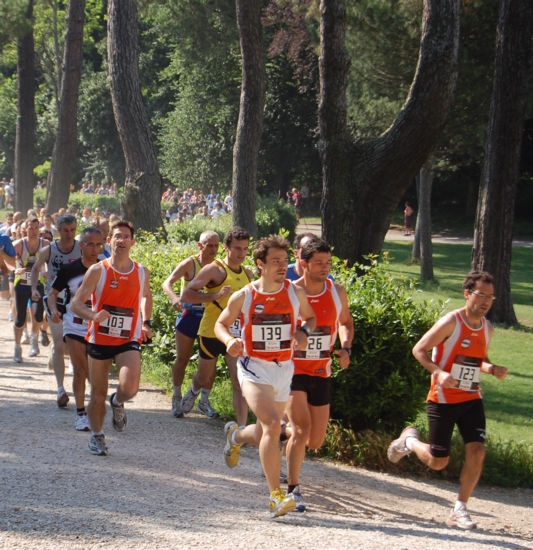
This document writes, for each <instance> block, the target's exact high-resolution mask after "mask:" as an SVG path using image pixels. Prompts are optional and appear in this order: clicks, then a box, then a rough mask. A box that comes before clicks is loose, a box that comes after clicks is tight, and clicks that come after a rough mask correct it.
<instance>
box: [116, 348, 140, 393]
mask: <svg viewBox="0 0 533 550" xmlns="http://www.w3.org/2000/svg"><path fill="white" fill-rule="evenodd" d="M115 364H116V365H117V370H118V387H117V396H116V399H117V401H118V402H119V403H125V402H126V401H128V400H130V399H132V398H133V397H135V395H136V394H137V392H138V391H139V382H140V379H141V354H140V352H138V351H137V350H128V351H125V352H123V353H119V354H118V355H116V356H115Z"/></svg>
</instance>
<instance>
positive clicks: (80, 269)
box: [48, 227, 104, 431]
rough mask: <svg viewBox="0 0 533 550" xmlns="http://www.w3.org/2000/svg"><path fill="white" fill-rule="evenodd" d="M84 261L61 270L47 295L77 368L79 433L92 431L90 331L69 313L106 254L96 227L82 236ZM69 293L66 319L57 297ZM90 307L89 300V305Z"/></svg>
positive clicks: (66, 302)
mask: <svg viewBox="0 0 533 550" xmlns="http://www.w3.org/2000/svg"><path fill="white" fill-rule="evenodd" d="M78 242H79V244H80V247H81V258H79V259H78V260H75V261H73V262H72V263H71V264H68V265H66V266H65V267H62V268H61V269H60V270H59V272H58V274H57V277H56V280H55V281H54V284H53V285H52V289H51V290H50V293H49V294H48V309H49V311H50V315H51V316H50V320H51V321H52V323H59V322H60V321H61V320H63V338H64V340H65V343H66V345H67V349H68V354H69V356H70V361H71V363H72V365H73V366H74V376H73V379H72V391H73V393H74V399H75V400H76V422H75V424H74V427H75V428H76V430H78V431H88V430H89V418H88V416H87V412H86V411H85V381H86V380H87V378H88V375H89V366H88V363H87V342H86V340H85V337H86V336H87V327H88V325H89V323H88V322H87V321H86V320H84V319H81V318H79V317H76V316H75V315H73V314H72V312H71V311H70V299H71V297H72V296H74V295H75V294H76V291H77V290H78V288H79V287H80V285H81V283H82V281H83V277H84V276H85V273H87V270H88V269H89V268H90V267H91V266H92V265H94V264H95V263H97V262H98V255H99V254H100V253H101V252H102V250H103V247H104V245H103V242H102V233H101V231H100V230H99V229H97V228H96V227H86V228H85V229H84V230H83V231H82V232H81V234H80V236H79V241H78ZM63 291H66V295H65V306H66V312H65V314H64V315H62V314H61V312H60V311H59V310H58V309H57V297H58V295H59V294H60V293H62V292H63ZM86 305H87V306H88V307H90V306H91V302H90V300H89V301H88V303H87V304H86Z"/></svg>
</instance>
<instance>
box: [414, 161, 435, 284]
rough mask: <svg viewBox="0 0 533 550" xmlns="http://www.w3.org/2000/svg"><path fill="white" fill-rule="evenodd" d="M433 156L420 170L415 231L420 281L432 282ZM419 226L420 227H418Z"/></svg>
mask: <svg viewBox="0 0 533 550" xmlns="http://www.w3.org/2000/svg"><path fill="white" fill-rule="evenodd" d="M434 162H435V159H434V157H433V155H431V156H430V157H429V159H428V160H427V161H426V162H425V163H424V166H423V167H422V169H421V170H420V195H419V199H418V217H417V220H416V231H417V233H418V232H419V234H420V279H421V280H422V281H433V279H434V278H435V276H434V274H433V243H432V241H431V188H432V187H433V175H434V172H433V166H434ZM419 224H420V227H419Z"/></svg>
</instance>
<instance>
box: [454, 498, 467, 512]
mask: <svg viewBox="0 0 533 550" xmlns="http://www.w3.org/2000/svg"><path fill="white" fill-rule="evenodd" d="M462 508H466V502H462V501H460V500H458V501H456V503H455V508H454V509H453V511H454V512H458V511H459V510H461V509H462Z"/></svg>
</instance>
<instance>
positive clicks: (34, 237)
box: [13, 218, 50, 363]
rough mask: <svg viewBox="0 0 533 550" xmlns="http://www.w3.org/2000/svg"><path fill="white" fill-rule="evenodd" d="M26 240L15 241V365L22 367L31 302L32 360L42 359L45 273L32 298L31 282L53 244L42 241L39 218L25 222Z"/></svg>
mask: <svg viewBox="0 0 533 550" xmlns="http://www.w3.org/2000/svg"><path fill="white" fill-rule="evenodd" d="M26 234H27V236H26V237H23V238H22V239H20V240H18V241H15V242H14V243H13V248H14V249H15V252H16V254H17V259H16V269H15V274H14V275H15V278H14V281H13V284H14V290H15V294H14V298H15V300H14V301H15V317H14V323H13V330H14V333H15V353H14V356H13V361H15V363H22V346H21V345H20V342H21V339H22V332H23V330H24V327H25V325H26V315H27V312H28V302H30V301H32V299H33V303H32V308H33V312H34V313H33V316H32V323H31V335H30V353H29V356H30V357H36V356H37V355H39V353H40V350H39V343H38V337H39V328H40V326H41V323H42V322H43V312H44V305H43V294H44V287H43V284H42V280H43V270H41V271H40V282H38V283H37V285H36V292H35V295H33V296H32V294H33V293H32V288H31V278H32V267H33V266H34V264H35V263H36V262H37V259H38V258H39V255H40V254H41V253H42V252H43V249H45V247H47V246H48V245H49V244H50V243H49V242H48V241H47V240H45V239H40V238H39V220H38V219H37V218H28V219H27V220H26Z"/></svg>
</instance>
